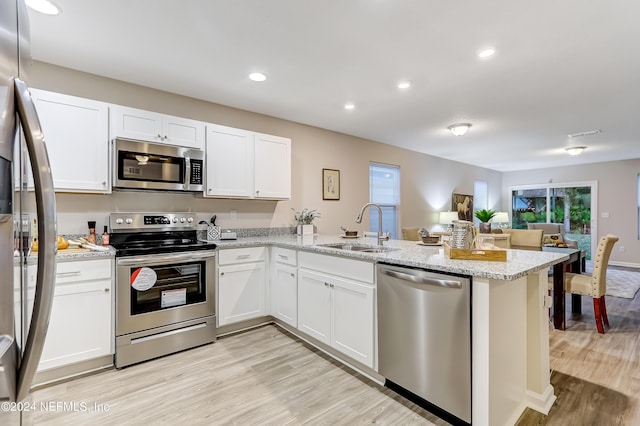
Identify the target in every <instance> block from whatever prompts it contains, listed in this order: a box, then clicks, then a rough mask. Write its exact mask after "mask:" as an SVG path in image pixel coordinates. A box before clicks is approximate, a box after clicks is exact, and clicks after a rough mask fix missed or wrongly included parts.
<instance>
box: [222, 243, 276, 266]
mask: <svg viewBox="0 0 640 426" xmlns="http://www.w3.org/2000/svg"><path fill="white" fill-rule="evenodd" d="M265 250H266V249H265V247H244V248H237V249H227V250H220V252H219V253H218V264H220V265H231V264H234V263H246V262H259V261H261V260H264V258H265Z"/></svg>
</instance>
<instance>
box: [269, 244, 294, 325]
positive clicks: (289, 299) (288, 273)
mask: <svg viewBox="0 0 640 426" xmlns="http://www.w3.org/2000/svg"><path fill="white" fill-rule="evenodd" d="M270 294H271V298H270V301H271V304H270V313H271V315H273V316H274V317H275V318H278V319H279V320H281V321H283V322H284V323H286V324H289V325H290V326H292V327H297V326H298V268H297V267H296V252H295V250H287V249H282V248H278V247H274V248H273V249H272V250H271V286H270Z"/></svg>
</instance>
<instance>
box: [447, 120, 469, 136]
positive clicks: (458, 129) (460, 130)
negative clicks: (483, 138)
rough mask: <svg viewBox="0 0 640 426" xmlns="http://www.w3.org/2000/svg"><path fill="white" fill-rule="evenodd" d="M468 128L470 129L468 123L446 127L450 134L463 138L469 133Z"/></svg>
mask: <svg viewBox="0 0 640 426" xmlns="http://www.w3.org/2000/svg"><path fill="white" fill-rule="evenodd" d="M469 127H471V124H469V123H455V124H452V125H451V126H449V127H447V129H449V130H451V133H453V134H454V135H456V136H463V135H464V134H465V133H467V131H469Z"/></svg>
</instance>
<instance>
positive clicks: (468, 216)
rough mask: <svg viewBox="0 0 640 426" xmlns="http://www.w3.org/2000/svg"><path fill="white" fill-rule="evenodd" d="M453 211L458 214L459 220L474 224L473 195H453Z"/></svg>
mask: <svg viewBox="0 0 640 426" xmlns="http://www.w3.org/2000/svg"><path fill="white" fill-rule="evenodd" d="M451 211H452V212H456V211H457V212H458V219H459V220H468V221H469V222H473V195H465V194H453V195H452V196H451Z"/></svg>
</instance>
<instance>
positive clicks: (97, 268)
mask: <svg viewBox="0 0 640 426" xmlns="http://www.w3.org/2000/svg"><path fill="white" fill-rule="evenodd" d="M36 271H37V268H36V265H29V267H28V269H27V272H28V294H29V318H28V321H31V310H32V307H33V298H34V293H35V279H36ZM112 271H113V266H112V260H111V259H97V260H82V261H80V260H78V261H72V262H58V264H57V268H56V283H55V292H54V297H53V306H52V308H51V318H50V320H49V328H48V330H47V337H46V339H45V343H44V348H43V349H42V356H41V357H40V364H39V365H38V371H43V370H48V369H51V368H55V367H63V366H66V365H69V364H74V363H77V362H80V361H86V360H89V359H92V358H98V357H100V356H104V355H110V354H113V331H112V330H113V329H112V324H113V314H112V312H113V308H112V307H113V303H112V293H113V284H112V279H111V276H112ZM19 273H20V272H19V268H18V267H16V268H14V274H15V275H14V280H15V281H16V285H15V294H14V298H15V303H16V308H18V305H19V304H20V290H19V275H18V274H19ZM15 312H16V315H19V312H20V311H19V310H18V309H16V311H15ZM15 321H16V333H17V334H19V333H20V330H21V327H20V318H19V316H16V318H15Z"/></svg>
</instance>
